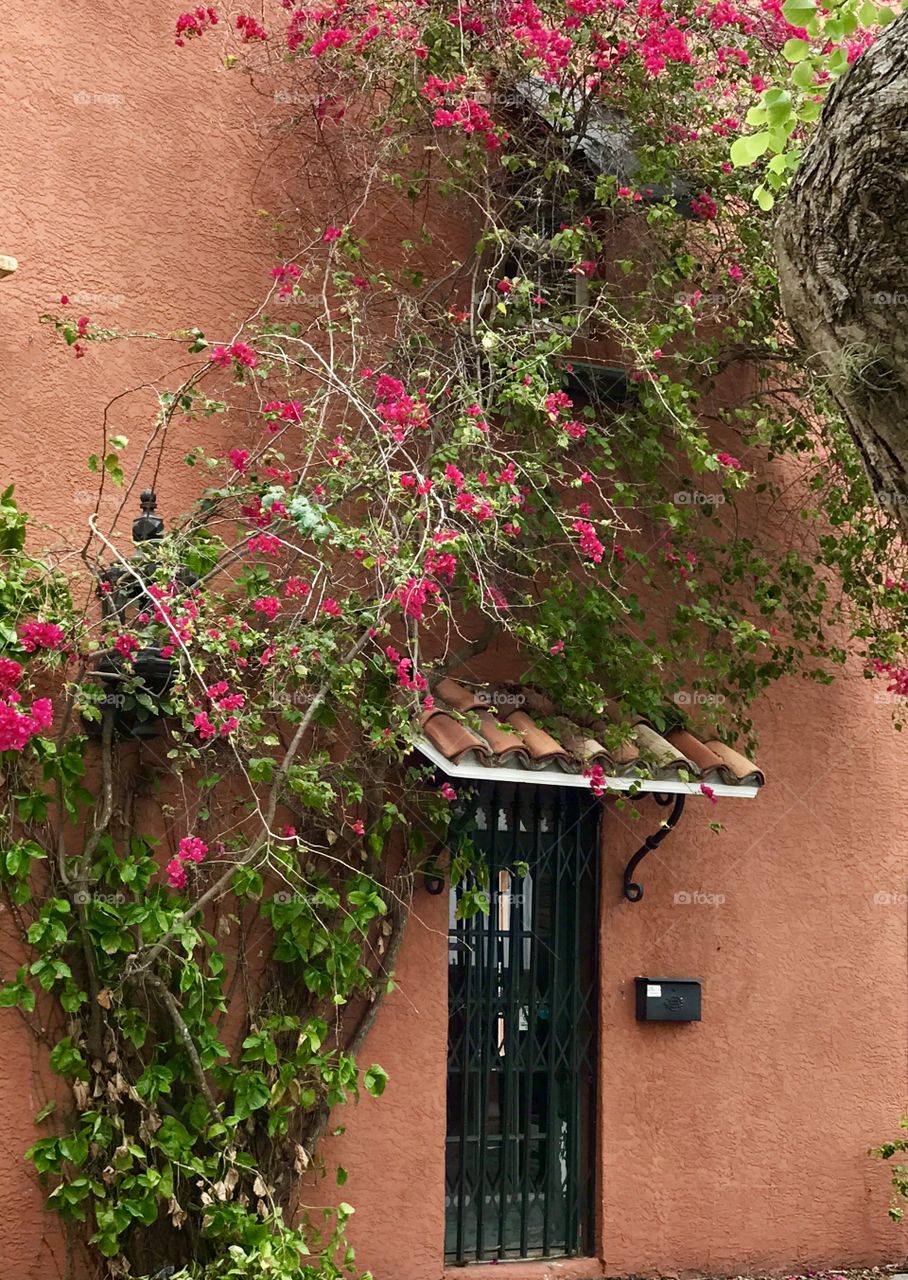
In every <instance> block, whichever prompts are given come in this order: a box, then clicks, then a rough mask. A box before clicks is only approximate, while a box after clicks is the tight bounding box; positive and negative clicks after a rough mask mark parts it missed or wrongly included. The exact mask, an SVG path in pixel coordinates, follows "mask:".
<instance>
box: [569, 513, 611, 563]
mask: <svg viewBox="0 0 908 1280" xmlns="http://www.w3.org/2000/svg"><path fill="white" fill-rule="evenodd" d="M571 527H572V528H573V530H574V532H575V533H577V534H579V536H580V550H581V551H582V553H583V554H584V555H585V556H588V557H589V558H590V560H592V561H593V562H594V564H600V563H601V562H602V557H603V554H604V553H605V547H604V546H603V545H602V543H601V542H600V541H599V538H598V536H597V534H596V530H595V529H594V527H593V526H592V525H591V524H590V523H589V522H588V521H587V520H575V521H574V523H573V525H572V526H571Z"/></svg>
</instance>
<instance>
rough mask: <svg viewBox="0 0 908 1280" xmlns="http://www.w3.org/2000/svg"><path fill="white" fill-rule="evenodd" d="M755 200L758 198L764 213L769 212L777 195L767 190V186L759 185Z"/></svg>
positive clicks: (757, 200)
mask: <svg viewBox="0 0 908 1280" xmlns="http://www.w3.org/2000/svg"><path fill="white" fill-rule="evenodd" d="M754 200H756V202H757V204H758V205H759V206H760V208H761V209H762V210H763V212H764V213H769V211H770V209H771V208H772V207H773V205H774V204H775V202H776V199H775V196H774V195H772V194H771V193H770V192H769V191H767V190H766V188H765V187H757V189H756V191H755V192H754Z"/></svg>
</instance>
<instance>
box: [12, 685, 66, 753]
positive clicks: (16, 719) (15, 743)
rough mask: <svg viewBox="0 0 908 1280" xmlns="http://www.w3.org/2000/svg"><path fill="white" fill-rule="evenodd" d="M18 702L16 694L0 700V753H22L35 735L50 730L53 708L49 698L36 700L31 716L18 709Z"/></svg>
mask: <svg viewBox="0 0 908 1280" xmlns="http://www.w3.org/2000/svg"><path fill="white" fill-rule="evenodd" d="M18 700H19V695H18V694H17V693H11V694H9V695H8V697H7V698H6V699H3V698H0V752H3V751H22V750H23V748H24V747H25V746H26V745H27V744H28V742H29V740H30V739H31V738H33V737H34V736H35V734H37V733H40V732H41V731H42V729H48V728H50V723H51V720H52V719H53V706H52V704H51V701H50V699H49V698H38V699H37V700H36V701H35V703H34V705H33V706H32V710H31V714H29V712H27V711H22V710H21V709H20V707H19V705H18Z"/></svg>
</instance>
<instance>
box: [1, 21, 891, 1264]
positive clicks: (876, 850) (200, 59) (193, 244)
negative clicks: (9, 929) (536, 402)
mask: <svg viewBox="0 0 908 1280" xmlns="http://www.w3.org/2000/svg"><path fill="white" fill-rule="evenodd" d="M178 9H179V6H178V5H177V6H174V7H171V6H170V5H167V4H161V3H160V2H159V0H155V3H151V2H150V0H145V2H143V3H137V4H134V5H132V6H130V7H129V8H128V10H125V9H124V8H123V7H122V6H121V5H120V4H115V3H113V0H70V3H68V4H67V5H65V6H60V5H59V4H52V3H50V0H38V3H31V4H29V5H26V4H24V2H23V0H13V3H12V5H11V6H8V7H7V14H6V16H7V22H6V23H5V28H4V52H5V64H6V68H7V74H6V75H5V76H4V78H3V82H2V84H0V97H2V99H3V108H2V119H3V139H2V146H0V193H2V199H0V254H11V255H14V256H16V257H17V258H18V259H19V262H20V268H19V271H18V272H17V273H16V275H14V276H12V277H10V278H9V279H7V280H5V281H4V282H2V283H0V314H2V317H3V323H2V327H0V366H2V380H0V442H2V445H3V459H4V468H3V470H4V477H5V478H10V479H15V480H16V481H17V483H18V485H19V490H20V493H21V496H22V499H23V501H24V503H25V504H26V505H27V506H28V507H29V508H30V509H31V510H32V511H34V512H36V513H37V514H38V515H40V516H42V517H44V518H45V519H47V520H48V521H50V522H52V523H55V524H57V525H68V526H71V525H72V524H73V523H77V522H78V521H80V520H84V516H85V511H84V506H80V501H81V500H80V497H79V495H80V493H81V492H82V491H83V490H84V489H85V488H86V487H87V486H86V485H85V479H84V471H83V467H84V460H85V456H86V455H87V453H89V452H90V451H91V450H93V449H94V448H96V445H97V437H96V430H97V423H98V421H99V414H100V410H101V408H102V406H103V405H104V403H105V402H106V401H107V400H108V399H110V397H112V396H114V395H116V394H117V393H119V392H120V391H121V390H123V388H124V387H129V386H137V385H138V384H140V383H141V382H142V381H143V380H144V379H145V378H146V377H147V376H148V374H149V367H151V369H152V372H153V373H154V374H161V375H163V374H164V373H165V372H166V371H167V370H170V369H173V368H174V367H176V366H177V365H178V364H179V363H180V362H181V360H183V359H184V354H185V348H184V347H180V346H176V345H174V346H171V347H162V346H155V347H149V346H145V347H140V348H133V349H126V348H123V349H118V350H116V351H110V352H105V353H103V354H102V353H98V352H96V351H95V350H94V349H92V350H91V351H90V353H89V356H88V357H87V358H86V359H85V360H81V361H75V360H74V359H72V357H71V355H66V354H65V353H63V352H62V350H61V348H60V347H59V346H57V345H55V344H54V343H53V340H52V337H51V334H50V332H49V330H48V329H47V328H46V327H44V326H41V325H39V324H38V322H37V319H36V317H37V315H38V314H39V313H40V312H42V311H44V310H49V309H52V308H53V306H54V304H55V302H56V300H57V298H58V297H59V294H60V293H61V292H62V291H66V292H67V293H69V294H71V295H73V294H77V293H79V292H80V291H82V292H85V293H89V294H94V295H105V296H106V298H107V299H108V301H107V302H106V303H105V302H91V303H85V304H84V305H79V306H78V307H77V308H75V310H78V311H83V310H84V311H85V312H87V313H88V314H90V315H91V316H92V317H93V318H94V319H97V320H98V321H100V322H102V323H103V322H105V321H107V322H110V323H112V324H115V325H117V326H120V327H129V326H137V327H138V326H141V327H154V326H157V327H159V328H162V329H166V328H169V327H171V326H175V325H178V324H179V325H182V324H185V323H187V322H197V323H199V324H201V325H202V327H203V328H209V329H211V331H212V332H214V333H216V334H217V335H218V336H222V335H225V334H230V333H231V332H232V328H233V326H235V324H236V323H237V321H238V320H239V319H240V318H241V317H242V316H243V314H244V313H245V307H246V304H247V303H248V302H250V301H251V300H253V299H255V298H257V297H258V296H259V294H260V291H261V286H262V282H263V281H264V280H265V279H266V277H267V272H268V268H269V267H270V265H271V264H272V261H273V258H272V256H271V245H270V243H269V240H268V235H267V232H266V230H265V228H264V225H263V222H262V220H261V219H260V217H259V216H258V214H257V209H259V208H260V207H261V206H262V205H263V204H265V205H267V198H268V197H267V190H266V189H265V188H264V187H263V183H264V182H265V179H264V178H263V169H264V172H265V174H266V175H267V169H268V167H267V165H264V166H263V156H264V153H265V152H266V151H267V146H266V144H265V143H264V142H263V140H262V138H260V137H258V136H256V135H255V134H254V133H253V132H252V131H251V130H250V129H249V128H248V127H247V126H248V119H249V115H250V113H251V110H252V103H253V100H252V98H251V97H250V96H249V91H248V90H247V89H246V88H245V87H244V84H243V83H242V82H240V81H238V80H236V79H235V78H233V77H230V76H228V75H225V74H222V73H219V72H217V71H216V69H215V68H216V62H215V59H214V56H213V54H212V53H209V50H208V49H207V47H199V48H194V49H190V50H187V51H185V52H184V54H179V53H177V52H176V51H175V50H174V49H173V46H172V43H171V31H172V24H173V18H174V14H175V13H176V11H177V10H178ZM86 95H88V99H89V100H88V101H86V100H85V96H86ZM77 97H78V100H77ZM392 224H393V219H391V222H390V223H389V226H390V225H392ZM110 299H114V300H115V301H110ZM116 299H122V300H121V301H120V300H116ZM150 412H151V400H150V398H148V399H147V400H145V401H143V400H142V399H141V397H138V398H135V399H132V400H130V401H128V402H126V403H125V404H124V405H123V406H122V407H119V408H118V409H117V410H116V411H115V416H114V419H113V422H112V426H113V427H114V429H116V430H119V431H124V432H125V433H126V434H127V435H128V434H130V424H131V423H132V424H135V425H136V426H138V425H143V426H144V425H146V424H147V421H148V417H149V415H150ZM200 430H202V428H195V427H187V428H186V429H185V432H184V434H183V435H182V436H181V437H180V438H179V439H178V440H177V441H175V443H174V453H175V454H176V453H182V452H184V451H185V450H186V449H187V448H188V447H189V446H191V445H192V444H193V443H195V441H196V439H197V438H198V437H197V435H196V434H195V433H196V432H198V431H200ZM204 430H205V431H215V430H216V427H206V428H204ZM206 438H207V439H210V438H211V437H210V436H207V437H206ZM230 443H231V444H232V443H235V441H233V440H232V441H231V442H230ZM172 501H175V498H173V499H172ZM49 536H50V535H49ZM476 674H477V676H479V677H485V676H490V677H494V676H495V675H496V674H500V673H497V672H495V671H494V670H493V669H492V668H491V667H486V668H485V669H480V668H479V667H477V670H476ZM757 721H758V727H759V728H760V731H761V752H760V760H761V762H762V763H763V764H764V766H765V767H766V771H767V774H768V776H769V784H768V786H767V787H766V789H765V791H764V793H763V794H762V795H761V796H760V797H759V799H758V800H757V801H754V802H749V801H723V802H721V804H720V806H719V807H718V809H712V808H711V807H710V806H709V804H708V803H707V802H706V801H705V800H703V801H697V802H692V803H691V804H690V805H689V806H688V812H687V814H686V815H685V818H684V819H683V822H682V824H681V827H680V829H679V830H678V832H677V834H675V835H674V836H672V837H671V838H670V839H669V840H668V841H667V842H666V843H665V844H664V845H663V847H662V848H661V849H660V850H659V851H658V852H657V853H655V854H653V855H651V856H650V857H649V858H648V859H647V860H646V861H645V862H644V864H643V867H642V869H641V878H642V881H643V883H644V885H645V888H646V896H645V898H644V900H643V902H642V903H640V904H638V905H631V904H628V903H625V902H624V901H623V900H622V899H621V896H620V884H621V868H622V867H623V864H624V861H625V860H626V857H627V856H628V855H629V853H630V852H631V851H632V850H633V848H635V847H636V846H637V845H638V844H639V843H640V841H641V839H642V837H643V835H644V834H646V832H648V831H649V830H651V829H654V827H655V823H656V821H657V820H658V819H657V818H656V816H655V815H656V813H657V811H656V810H655V807H654V806H653V805H652V804H651V802H650V803H649V805H648V807H646V806H645V807H644V809H643V813H644V820H643V822H641V823H637V824H629V823H628V821H627V819H626V818H625V817H624V816H623V815H621V814H619V813H617V812H616V811H615V810H613V809H611V810H610V811H609V812H608V814H607V816H606V820H605V823H604V830H603V866H604V876H603V922H602V991H603V1003H602V1015H601V1031H602V1043H601V1108H600V1112H601V1114H600V1128H601V1141H600V1149H601V1156H600V1168H599V1188H600V1192H601V1196H600V1202H601V1220H600V1223H599V1254H600V1257H601V1259H602V1260H603V1261H604V1265H605V1267H606V1269H607V1270H608V1271H609V1272H613V1273H623V1272H643V1271H648V1270H656V1269H662V1270H671V1271H680V1270H686V1269H693V1270H707V1269H709V1270H714V1271H722V1270H729V1271H732V1272H740V1271H742V1270H744V1269H746V1268H749V1267H756V1266H761V1267H778V1268H786V1267H789V1266H791V1265H793V1264H794V1263H801V1264H803V1263H813V1264H830V1265H836V1264H844V1263H848V1262H852V1263H871V1262H874V1261H879V1260H883V1259H889V1258H894V1257H897V1256H899V1254H900V1253H903V1252H904V1239H903V1236H902V1234H901V1233H900V1232H899V1231H898V1230H897V1229H895V1228H893V1227H890V1226H889V1225H888V1224H887V1220H886V1214H885V1207H886V1200H887V1185H886V1173H885V1170H884V1169H883V1168H881V1167H880V1166H878V1165H877V1164H876V1163H875V1162H873V1161H872V1160H870V1159H869V1158H868V1156H867V1154H866V1153H867V1148H868V1146H870V1145H871V1143H874V1142H876V1141H878V1140H880V1139H882V1138H884V1137H886V1136H888V1135H889V1134H890V1133H891V1132H892V1131H893V1130H894V1128H895V1122H896V1118H897V1115H898V1112H899V1109H900V1107H901V1106H902V1105H903V1103H904V1101H905V1094H906V1067H908V1059H906V1040H908V984H906V946H908V939H906V920H908V907H906V898H905V894H906V890H908V882H906V877H908V873H906V863H905V853H904V833H905V832H906V830H908V796H906V792H905V788H904V782H903V780H904V777H905V774H906V765H908V744H906V743H905V742H903V741H902V740H901V739H900V738H899V737H898V736H897V735H895V734H894V733H893V731H892V728H891V725H890V722H889V718H888V710H887V708H885V707H883V706H879V705H876V704H875V703H874V700H873V690H872V688H871V687H870V686H869V685H868V684H867V683H866V682H864V681H863V680H862V679H860V677H859V675H858V674H857V673H856V672H852V673H851V675H850V676H849V677H848V678H847V679H845V680H842V681H840V682H839V683H837V684H836V685H835V686H834V687H833V688H831V689H820V688H818V687H816V686H809V685H799V684H794V683H791V684H787V685H785V686H784V687H783V688H779V689H776V690H775V691H774V692H773V693H772V694H771V695H770V696H769V697H767V698H765V699H764V700H763V702H762V704H761V706H760V708H759V710H758V714H757ZM658 812H659V813H661V811H658ZM714 817H717V818H719V819H720V820H721V821H723V822H724V823H725V824H726V826H727V830H726V832H725V834H723V835H721V836H716V835H714V834H713V833H712V832H710V831H709V829H708V826H707V824H708V822H709V820H710V819H712V818H714ZM693 891H699V892H701V893H707V894H713V895H722V896H723V897H724V902H723V903H722V904H721V905H717V906H710V905H696V904H694V903H691V904H688V905H684V904H680V903H678V904H675V902H674V901H673V899H674V895H675V894H676V893H678V892H693ZM878 895H889V897H890V899H891V900H890V901H887V902H880V901H875V898H877V897H878ZM445 929H446V910H445V905H444V903H443V901H442V900H439V899H432V898H429V897H428V896H426V895H424V894H422V893H421V894H420V895H419V898H418V902H417V914H416V918H414V920H413V921H412V922H411V925H410V930H409V935H408V938H407V941H406V943H405V947H404V952H403V956H402V960H401V965H400V971H399V982H400V985H399V989H398V990H397V991H396V992H395V993H394V994H393V995H392V996H391V997H389V999H388V1002H387V1005H386V1008H385V1010H384V1014H383V1016H382V1018H381V1019H379V1022H378V1024H377V1025H376V1027H375V1029H374V1031H373V1033H372V1036H371V1037H370V1041H369V1043H368V1045H367V1048H366V1052H365V1055H364V1056H365V1059H366V1060H367V1061H377V1062H381V1063H382V1064H383V1065H384V1066H385V1067H386V1069H387V1070H388V1071H389V1072H390V1075H391V1081H390V1084H389V1086H388V1089H387V1092H386V1094H385V1096H384V1098H382V1099H381V1100H380V1101H374V1100H372V1099H370V1098H368V1097H364V1098H363V1100H362V1101H361V1102H360V1103H359V1105H358V1106H357V1107H356V1108H355V1109H352V1108H351V1109H350V1111H349V1113H348V1114H346V1115H344V1116H343V1118H342V1119H343V1122H344V1123H345V1124H346V1125H347V1132H346V1133H345V1134H344V1135H343V1136H342V1137H340V1138H337V1139H332V1140H331V1141H330V1142H329V1144H328V1146H327V1149H326V1154H327V1156H328V1159H329V1162H334V1161H337V1162H340V1163H342V1164H343V1165H344V1166H345V1167H346V1168H347V1169H348V1170H349V1182H348V1184H347V1186H346V1187H345V1189H344V1192H343V1195H344V1197H345V1198H346V1199H349V1200H350V1201H351V1202H352V1203H353V1204H354V1205H355V1206H356V1208H357V1213H356V1217H355V1219H354V1224H353V1238H354V1241H355V1243H356V1245H357V1247H358V1254H359V1260H360V1262H361V1263H362V1265H363V1266H369V1267H371V1268H372V1269H373V1271H374V1272H375V1275H376V1277H377V1280H440V1278H441V1276H442V1273H443V1270H444V1268H443V1261H442V1235H443V1231H442V1225H443V1213H444V1207H443V1136H444V1114H445V1099H444V1088H445V1050H446V1045H445V1036H446V980H447V972H446V958H447V948H446V939H445ZM9 963H10V956H9V948H8V945H7V944H6V943H5V942H4V943H3V944H2V964H3V966H4V967H5V966H8V965H9ZM647 972H650V973H653V972H657V973H660V974H666V975H671V974H674V975H678V976H693V977H699V978H701V979H702V980H703V983H704V1020H703V1022H702V1023H701V1024H699V1025H695V1026H680V1027H659V1026H641V1025H638V1024H637V1023H636V1022H635V1020H634V1017H633V979H634V976H635V975H637V974H643V973H647ZM0 1036H2V1040H0V1043H2V1063H3V1071H2V1072H0V1204H2V1205H3V1206H4V1208H3V1212H2V1214H0V1273H2V1275H3V1276H4V1277H8V1278H9V1280H31V1278H32V1277H39V1276H40V1277H42V1278H44V1277H53V1276H57V1275H62V1274H63V1265H64V1264H63V1251H62V1248H61V1244H60V1236H59V1233H58V1231H57V1228H56V1225H55V1223H54V1221H53V1219H51V1218H49V1217H47V1216H46V1215H44V1213H43V1211H42V1208H41V1196H40V1192H39V1190H38V1188H37V1187H36V1186H35V1185H34V1183H33V1182H32V1181H30V1179H29V1177H28V1175H27V1173H26V1172H25V1168H24V1165H23V1161H22V1155H21V1153H22V1151H23V1150H24V1149H25V1147H26V1146H27V1145H28V1144H29V1143H30V1141H31V1140H32V1137H33V1132H32V1127H31V1117H32V1115H33V1114H34V1112H35V1111H37V1109H38V1107H39V1106H40V1105H41V1104H42V1102H43V1101H44V1100H45V1098H46V1096H47V1093H46V1089H47V1087H48V1086H47V1083H46V1082H45V1081H44V1080H43V1078H42V1075H41V1072H40V1069H39V1063H40V1053H39V1051H38V1049H37V1048H36V1046H35V1045H34V1043H33V1041H32V1040H31V1038H30V1037H29V1035H28V1033H27V1031H26V1030H25V1029H24V1027H23V1025H22V1023H21V1022H20V1021H19V1020H18V1019H17V1018H16V1017H15V1016H14V1015H11V1014H5V1015H4V1016H3V1018H2V1021H0ZM330 1193H331V1191H330V1188H328V1187H325V1186H323V1187H320V1188H319V1189H318V1190H317V1191H313V1192H312V1193H311V1194H312V1196H313V1199H324V1197H325V1196H326V1195H328V1194H330ZM506 1269H507V1270H508V1271H509V1272H510V1274H511V1275H512V1276H513V1277H515V1280H524V1277H529V1276H531V1275H532V1276H538V1275H540V1274H541V1273H542V1272H545V1271H546V1270H550V1272H551V1274H552V1275H564V1276H568V1275H575V1274H578V1273H582V1274H586V1273H587V1271H588V1268H586V1267H584V1266H580V1267H579V1268H578V1267H576V1266H575V1267H571V1268H562V1267H553V1268H550V1269H545V1268H543V1269H541V1270H540V1268H534V1269H524V1268H521V1267H519V1266H514V1267H509V1268H506ZM496 1270H505V1268H500V1269H499V1268H497V1269H496ZM477 1274H478V1273H477Z"/></svg>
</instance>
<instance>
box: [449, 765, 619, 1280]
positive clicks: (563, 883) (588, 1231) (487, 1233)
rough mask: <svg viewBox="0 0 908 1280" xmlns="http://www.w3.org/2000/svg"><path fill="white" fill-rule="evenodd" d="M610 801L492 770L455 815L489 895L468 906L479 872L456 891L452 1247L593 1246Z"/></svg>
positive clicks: (538, 1253)
mask: <svg viewBox="0 0 908 1280" xmlns="http://www.w3.org/2000/svg"><path fill="white" fill-rule="evenodd" d="M599 814H600V806H599V804H598V803H597V802H596V801H595V800H594V799H593V797H592V796H591V795H590V793H589V792H588V791H586V790H585V789H581V788H561V787H549V786H531V785H527V786H523V785H520V786H517V785H513V784H495V785H488V784H483V785H482V786H480V787H478V788H477V790H476V793H475V796H474V798H473V800H472V802H471V804H470V806H469V808H468V811H467V814H466V816H465V819H464V820H463V822H462V823H461V824H459V830H460V831H462V833H463V834H462V836H461V837H460V838H462V839H468V840H469V841H470V842H471V843H472V845H473V847H474V849H475V850H477V852H479V853H480V854H481V855H482V860H483V861H484V862H485V863H486V864H487V866H488V869H489V883H488V891H489V896H490V900H491V905H490V910H489V913H488V915H483V914H479V915H475V916H473V917H472V918H471V919H469V920H460V921H458V920H457V919H456V907H457V902H458V899H459V897H460V895H461V894H462V893H463V892H464V890H465V889H468V888H470V887H475V881H474V882H472V884H471V883H470V882H469V881H467V882H466V883H465V884H463V885H461V886H459V887H458V888H454V889H452V890H451V906H450V934H449V962H448V1001H449V1007H448V1016H449V1024H448V1025H449V1032H448V1036H449V1038H448V1121H447V1125H448V1127H447V1140H446V1149H445V1257H446V1260H447V1261H449V1262H478V1261H482V1260H484V1259H486V1260H488V1259H492V1258H532V1257H537V1258H538V1257H564V1256H571V1255H575V1254H584V1253H592V1251H593V1239H592V1226H593V1222H592V1218H593V1215H592V1207H593V1180H594V1179H593V1164H594V1153H595V1147H594V1106H595V1050H596V1027H597V963H598V896H599V895H598V879H599V877H598V867H599ZM521 863H522V864H526V866H525V867H518V866H516V865H515V864H521ZM521 871H524V872H525V873H524V874H519V873H520V872H521Z"/></svg>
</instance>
